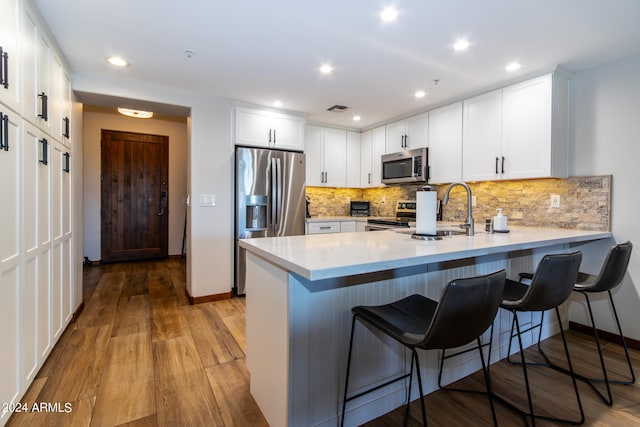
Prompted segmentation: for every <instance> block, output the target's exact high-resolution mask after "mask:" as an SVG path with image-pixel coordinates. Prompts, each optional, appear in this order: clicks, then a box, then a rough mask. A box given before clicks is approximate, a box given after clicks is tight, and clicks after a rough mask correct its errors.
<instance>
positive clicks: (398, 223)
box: [365, 200, 416, 231]
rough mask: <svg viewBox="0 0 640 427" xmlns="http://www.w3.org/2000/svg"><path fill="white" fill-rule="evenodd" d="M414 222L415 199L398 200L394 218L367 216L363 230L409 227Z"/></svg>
mask: <svg viewBox="0 0 640 427" xmlns="http://www.w3.org/2000/svg"><path fill="white" fill-rule="evenodd" d="M415 222H416V201H415V200H398V202H397V203H396V217H395V218H369V219H368V220H367V226H366V227H365V231H381V230H389V229H394V228H409V227H410V224H409V223H415ZM412 225H413V224H412Z"/></svg>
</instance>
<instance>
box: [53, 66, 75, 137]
mask: <svg viewBox="0 0 640 427" xmlns="http://www.w3.org/2000/svg"><path fill="white" fill-rule="evenodd" d="M49 105H50V111H49V122H50V124H51V136H52V137H53V138H54V139H56V140H58V141H60V142H62V143H63V144H64V145H65V146H67V147H69V148H70V147H71V138H70V126H71V123H70V117H71V78H70V77H69V74H68V73H67V72H66V70H65V67H64V65H63V64H62V61H61V60H60V59H59V58H58V57H57V56H56V55H52V57H51V98H49Z"/></svg>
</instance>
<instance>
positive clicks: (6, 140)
mask: <svg viewBox="0 0 640 427" xmlns="http://www.w3.org/2000/svg"><path fill="white" fill-rule="evenodd" d="M0 115H1V114H0ZM2 124H3V125H4V129H3V132H2V134H3V135H4V151H9V116H7V115H6V114H5V115H4V117H3V118H2ZM0 139H2V137H1V136H0Z"/></svg>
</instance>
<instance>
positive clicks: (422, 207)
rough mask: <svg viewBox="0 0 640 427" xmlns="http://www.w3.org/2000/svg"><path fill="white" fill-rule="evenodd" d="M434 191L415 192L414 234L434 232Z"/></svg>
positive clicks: (435, 194)
mask: <svg viewBox="0 0 640 427" xmlns="http://www.w3.org/2000/svg"><path fill="white" fill-rule="evenodd" d="M437 195H438V193H436V192H435V191H417V192H416V234H430V235H435V234H436V204H437V200H436V196H437Z"/></svg>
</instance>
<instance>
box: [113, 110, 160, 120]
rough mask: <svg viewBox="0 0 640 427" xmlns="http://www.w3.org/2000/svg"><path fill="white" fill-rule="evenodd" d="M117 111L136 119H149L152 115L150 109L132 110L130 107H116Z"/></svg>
mask: <svg viewBox="0 0 640 427" xmlns="http://www.w3.org/2000/svg"><path fill="white" fill-rule="evenodd" d="M118 113H120V114H123V115H125V116H127V117H134V118H136V119H150V118H151V117H153V112H151V111H142V110H132V109H130V108H118Z"/></svg>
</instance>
